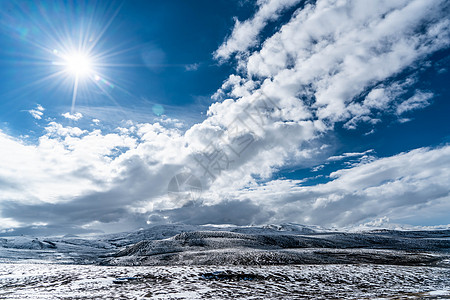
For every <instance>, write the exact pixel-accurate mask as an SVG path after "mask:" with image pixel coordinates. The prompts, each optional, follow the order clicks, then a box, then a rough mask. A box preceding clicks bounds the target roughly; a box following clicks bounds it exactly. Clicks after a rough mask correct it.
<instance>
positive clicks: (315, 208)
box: [232, 146, 450, 226]
mask: <svg viewBox="0 0 450 300" xmlns="http://www.w3.org/2000/svg"><path fill="white" fill-rule="evenodd" d="M330 177H331V179H332V180H331V181H329V182H328V183H325V184H318V185H314V186H302V182H301V181H298V180H274V181H270V182H268V183H265V184H260V185H255V186H252V187H249V188H248V189H247V190H245V191H240V192H234V193H233V194H232V195H233V196H234V197H235V198H236V199H246V198H251V199H252V200H253V201H254V202H255V203H258V205H260V206H262V207H265V209H266V210H267V211H270V212H272V213H273V217H272V221H278V222H279V221H291V222H292V221H297V222H303V223H309V224H323V225H328V226H333V225H334V226H344V225H351V224H357V223H360V222H365V221H367V222H368V221H370V220H374V219H377V218H381V217H384V216H387V217H390V218H391V219H396V220H399V219H401V218H404V217H405V214H403V213H402V211H403V212H404V210H405V209H407V210H408V211H409V212H410V213H412V212H414V217H415V218H417V219H422V218H430V217H432V215H430V214H429V212H430V211H433V210H432V208H436V207H439V208H440V209H442V208H443V207H445V209H446V211H448V209H449V208H450V204H449V203H450V202H449V201H448V200H450V188H449V186H448V182H449V181H450V146H443V147H440V148H435V149H431V148H420V149H415V150H412V151H409V152H406V153H401V154H398V155H395V156H392V157H386V158H381V159H377V160H375V161H373V162H370V163H366V164H362V165H358V166H355V167H353V168H349V169H342V170H339V171H336V172H334V173H331V174H330ZM423 207H428V209H427V210H424V211H422V212H420V211H421V209H423ZM406 215H407V216H408V215H409V214H406ZM446 221H447V223H448V218H447V220H446Z"/></svg>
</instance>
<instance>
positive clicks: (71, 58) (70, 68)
mask: <svg viewBox="0 0 450 300" xmlns="http://www.w3.org/2000/svg"><path fill="white" fill-rule="evenodd" d="M64 60H65V64H64V65H65V69H66V72H68V73H70V74H72V75H75V76H77V77H85V76H87V75H90V74H91V73H92V72H93V65H92V59H91V58H90V57H89V56H88V55H86V54H83V53H75V54H71V55H68V56H67V57H65V58H64Z"/></svg>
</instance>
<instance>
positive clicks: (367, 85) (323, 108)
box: [225, 0, 450, 127]
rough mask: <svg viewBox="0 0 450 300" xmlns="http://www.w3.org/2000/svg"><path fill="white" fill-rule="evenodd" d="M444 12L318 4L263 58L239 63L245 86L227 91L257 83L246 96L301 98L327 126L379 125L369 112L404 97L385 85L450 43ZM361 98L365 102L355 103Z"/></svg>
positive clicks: (414, 6) (410, 6)
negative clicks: (259, 92) (258, 90)
mask: <svg viewBox="0 0 450 300" xmlns="http://www.w3.org/2000/svg"><path fill="white" fill-rule="evenodd" d="M446 6H447V4H446V2H445V1H437V2H433V3H431V2H429V1H424V0H415V1H376V2H371V3H366V2H357V1H356V2H336V1H317V4H316V5H306V6H305V7H304V8H302V9H299V10H298V11H297V12H296V13H295V14H294V15H293V17H292V19H291V20H290V21H289V22H288V23H287V24H285V25H284V26H282V27H281V29H280V31H279V32H277V33H276V34H274V35H273V36H272V37H270V38H268V39H267V40H266V41H264V43H263V44H262V47H261V49H260V50H259V51H255V52H253V53H251V54H250V55H249V56H248V57H247V56H244V57H241V58H240V61H239V63H238V65H239V69H240V70H241V71H242V75H241V80H239V82H234V81H232V80H234V78H230V80H229V83H225V85H234V86H237V87H243V86H245V83H246V82H247V81H248V82H253V83H252V85H251V86H248V88H247V91H246V93H247V94H252V93H253V92H254V90H255V87H256V88H257V87H258V86H259V84H261V89H263V90H264V91H265V92H266V94H268V95H270V96H275V95H277V97H278V98H282V99H289V98H291V99H296V102H297V103H296V105H295V106H296V107H298V108H300V109H303V110H304V109H305V106H306V107H307V110H308V111H312V112H314V115H315V116H317V118H319V119H323V120H327V121H328V122H332V123H334V122H336V121H343V120H349V119H351V118H352V117H356V118H359V119H355V120H353V123H354V124H356V123H357V122H360V121H361V122H372V123H374V122H375V123H376V122H377V120H376V118H373V117H371V116H370V113H371V112H372V111H373V110H386V109H389V108H390V105H391V103H392V102H393V101H394V100H395V97H396V96H398V95H400V94H401V92H402V89H401V87H399V85H400V84H399V83H394V85H393V86H388V87H380V84H381V83H382V82H383V81H384V80H386V79H388V78H390V77H392V76H395V75H397V74H399V73H400V72H401V71H403V70H404V69H405V68H407V67H411V66H414V64H415V63H416V62H417V61H418V60H420V59H422V58H424V57H426V56H427V55H429V54H431V53H433V52H434V51H436V50H439V49H442V48H445V47H448V45H449V44H450V37H449V32H450V30H449V26H450V21H449V20H448V18H446V17H445V11H446V8H445V7H446ZM244 40H245V39H244ZM244 75H245V76H246V77H243V76H244ZM255 78H259V82H256V83H255V82H254V80H255ZM258 83H259V84H258ZM396 85H397V87H396ZM371 89H374V91H371ZM231 90H232V91H233V90H234V89H233V88H231ZM364 92H367V93H368V96H367V98H366V101H364V102H362V103H357V102H356V100H358V99H359V97H360V95H361V94H363V93H364ZM239 94H240V95H245V92H244V91H240V92H239ZM393 98H394V99H393ZM305 116H306V117H309V116H307V115H305ZM354 124H348V127H352V126H355V125H354Z"/></svg>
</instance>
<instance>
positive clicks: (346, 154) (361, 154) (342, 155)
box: [327, 149, 374, 161]
mask: <svg viewBox="0 0 450 300" xmlns="http://www.w3.org/2000/svg"><path fill="white" fill-rule="evenodd" d="M373 151H374V150H373V149H369V150H367V151H364V152H349V153H343V154H341V155H336V156H330V157H328V158H327V160H328V161H337V160H341V159H344V158H348V157H355V156H364V155H366V154H367V153H371V152H373Z"/></svg>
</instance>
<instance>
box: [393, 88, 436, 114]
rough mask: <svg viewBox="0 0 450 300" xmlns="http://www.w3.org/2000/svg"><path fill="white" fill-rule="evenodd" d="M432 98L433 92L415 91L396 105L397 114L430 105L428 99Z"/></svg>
mask: <svg viewBox="0 0 450 300" xmlns="http://www.w3.org/2000/svg"><path fill="white" fill-rule="evenodd" d="M431 98H433V93H424V92H421V91H417V92H416V93H415V94H414V96H412V97H411V98H409V99H407V100H405V101H403V102H402V103H400V104H399V105H398V106H397V114H399V115H400V114H403V113H405V112H407V111H411V110H415V109H420V108H424V107H427V106H428V105H430V102H429V100H430V99H431Z"/></svg>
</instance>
